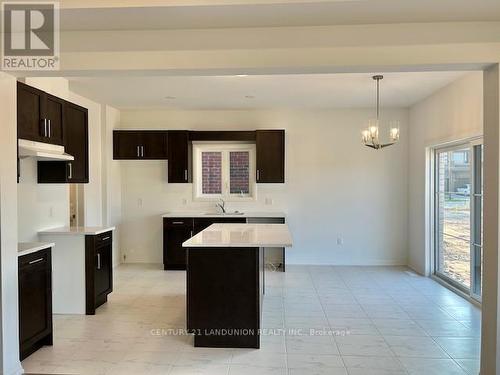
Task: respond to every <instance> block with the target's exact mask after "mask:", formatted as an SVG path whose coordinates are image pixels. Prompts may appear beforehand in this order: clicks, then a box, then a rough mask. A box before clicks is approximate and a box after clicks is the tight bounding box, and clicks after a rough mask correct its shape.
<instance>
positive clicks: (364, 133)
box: [361, 130, 370, 143]
mask: <svg viewBox="0 0 500 375" xmlns="http://www.w3.org/2000/svg"><path fill="white" fill-rule="evenodd" d="M361 139H362V140H363V142H364V143H368V141H369V140H370V131H369V130H363V131H362V132H361Z"/></svg>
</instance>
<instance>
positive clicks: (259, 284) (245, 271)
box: [187, 247, 264, 349]
mask: <svg viewBox="0 0 500 375" xmlns="http://www.w3.org/2000/svg"><path fill="white" fill-rule="evenodd" d="M187 260H188V264H187V328H188V329H189V330H190V331H191V332H192V333H193V334H194V346H196V347H211V348H256V349H258V348H259V347H260V332H259V330H260V327H261V315H262V296H263V293H264V250H263V249H262V248H252V247H250V248H245V247H239V248H231V247H220V248H218V247H217V248H207V247H205V248H202V247H197V248H189V249H187Z"/></svg>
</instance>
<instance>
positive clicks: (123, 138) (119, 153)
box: [113, 130, 141, 160]
mask: <svg viewBox="0 0 500 375" xmlns="http://www.w3.org/2000/svg"><path fill="white" fill-rule="evenodd" d="M140 146H141V132H139V131H130V130H115V131H113V159H115V160H120V159H122V160H125V159H140V157H141V149H140Z"/></svg>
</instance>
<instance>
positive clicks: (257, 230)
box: [182, 223, 292, 247]
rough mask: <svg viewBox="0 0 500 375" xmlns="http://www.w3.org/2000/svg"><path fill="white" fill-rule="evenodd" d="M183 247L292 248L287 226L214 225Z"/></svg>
mask: <svg viewBox="0 0 500 375" xmlns="http://www.w3.org/2000/svg"><path fill="white" fill-rule="evenodd" d="M182 246H183V247H292V236H291V234H290V231H289V229H288V225H287V224H225V223H224V224H212V225H211V226H209V227H208V228H206V229H205V230H203V231H201V232H200V233H198V234H197V235H195V236H193V237H191V238H190V239H189V240H187V241H185V242H184V243H183V244H182Z"/></svg>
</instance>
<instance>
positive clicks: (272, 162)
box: [256, 130, 285, 183]
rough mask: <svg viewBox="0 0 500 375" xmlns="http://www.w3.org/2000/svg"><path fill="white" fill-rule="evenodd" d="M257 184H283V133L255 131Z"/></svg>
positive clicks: (277, 131) (282, 131)
mask: <svg viewBox="0 0 500 375" xmlns="http://www.w3.org/2000/svg"><path fill="white" fill-rule="evenodd" d="M256 144H257V145H256V146H257V147H256V148H257V168H256V169H257V176H256V179H257V183H284V182H285V131H284V130H257V132H256Z"/></svg>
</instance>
